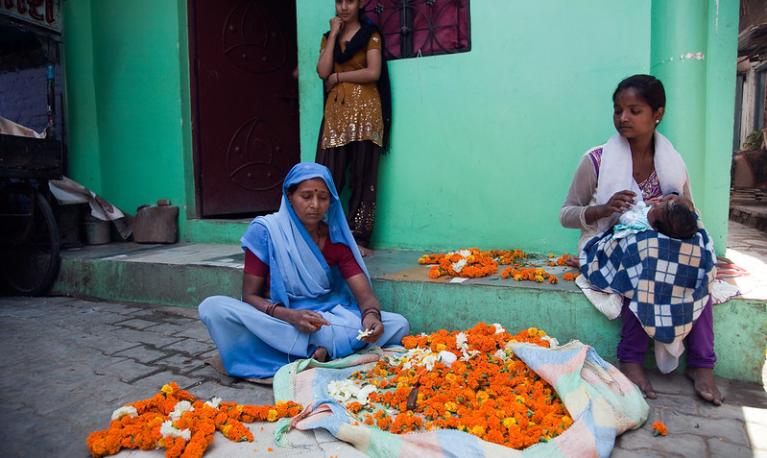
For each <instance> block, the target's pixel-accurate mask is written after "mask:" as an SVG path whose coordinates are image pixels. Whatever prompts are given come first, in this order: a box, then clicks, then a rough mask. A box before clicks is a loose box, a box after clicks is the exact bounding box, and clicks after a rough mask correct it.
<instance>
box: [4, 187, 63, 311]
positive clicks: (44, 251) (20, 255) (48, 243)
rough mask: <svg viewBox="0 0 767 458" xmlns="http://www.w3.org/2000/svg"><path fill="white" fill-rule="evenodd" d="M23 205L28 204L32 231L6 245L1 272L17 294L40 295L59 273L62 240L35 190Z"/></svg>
mask: <svg viewBox="0 0 767 458" xmlns="http://www.w3.org/2000/svg"><path fill="white" fill-rule="evenodd" d="M26 204H27V205H29V206H31V216H30V217H31V218H32V225H31V230H30V231H29V233H28V234H27V236H26V238H25V240H23V241H21V242H20V243H17V244H14V245H11V246H6V247H5V248H6V256H5V259H4V260H3V262H2V274H3V278H4V279H5V283H6V284H7V285H8V286H10V288H11V289H12V290H13V291H14V292H16V293H17V294H21V295H25V296H40V295H42V294H45V293H46V292H47V291H48V290H49V289H50V287H51V285H53V281H54V280H55V279H56V276H57V275H58V273H59V267H60V266H61V257H60V255H59V251H60V249H61V239H60V236H59V228H58V225H57V224H56V219H55V218H54V216H53V210H51V206H50V204H49V203H48V201H47V200H46V199H45V196H43V195H42V194H40V193H39V192H36V191H34V192H33V193H32V194H30V199H29V202H27V203H26Z"/></svg>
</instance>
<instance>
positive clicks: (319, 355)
mask: <svg viewBox="0 0 767 458" xmlns="http://www.w3.org/2000/svg"><path fill="white" fill-rule="evenodd" d="M312 358H313V359H314V360H316V361H319V362H321V363H326V362H327V361H328V351H327V350H325V348H324V347H317V349H316V350H314V353H312Z"/></svg>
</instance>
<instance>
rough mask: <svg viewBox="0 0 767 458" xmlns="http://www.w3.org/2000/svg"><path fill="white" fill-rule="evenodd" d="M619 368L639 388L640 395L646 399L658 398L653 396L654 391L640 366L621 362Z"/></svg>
mask: <svg viewBox="0 0 767 458" xmlns="http://www.w3.org/2000/svg"><path fill="white" fill-rule="evenodd" d="M620 368H621V372H623V373H624V374H625V375H626V377H628V379H629V380H631V381H632V382H634V383H635V384H636V386H638V387H639V389H640V390H641V391H642V394H644V396H645V397H646V398H647V399H655V398H657V397H658V396H657V395H656V394H655V390H654V389H653V387H652V385H651V384H650V381H649V380H648V379H647V376H646V375H645V373H644V369H643V368H642V365H641V364H637V363H624V362H621V363H620Z"/></svg>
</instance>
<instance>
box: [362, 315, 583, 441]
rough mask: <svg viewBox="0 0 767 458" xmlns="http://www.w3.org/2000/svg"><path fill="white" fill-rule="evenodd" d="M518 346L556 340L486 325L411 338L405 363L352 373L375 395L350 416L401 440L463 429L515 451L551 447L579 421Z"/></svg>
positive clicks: (384, 362)
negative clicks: (516, 349) (423, 433)
mask: <svg viewBox="0 0 767 458" xmlns="http://www.w3.org/2000/svg"><path fill="white" fill-rule="evenodd" d="M512 342H527V343H532V344H535V345H540V346H543V347H549V346H550V345H551V344H552V343H555V342H556V340H554V339H552V338H550V337H548V336H547V335H546V333H545V332H544V331H542V330H539V329H536V328H529V329H526V330H523V331H521V332H519V333H517V334H510V333H508V332H507V331H506V330H505V329H503V327H502V326H500V325H499V324H493V325H488V324H485V323H478V324H477V325H475V326H474V327H473V328H471V329H468V330H466V331H450V332H449V331H447V330H444V329H443V330H439V331H437V332H435V333H432V334H428V335H426V334H422V335H416V336H407V337H405V338H404V339H403V341H402V344H403V345H404V346H405V348H406V349H408V352H407V353H405V354H404V355H403V356H401V357H399V358H396V359H386V358H385V359H382V360H380V361H379V362H378V363H377V364H376V366H375V367H374V368H372V369H370V370H368V371H364V372H356V373H354V374H352V376H351V377H350V378H351V379H352V380H356V381H357V382H358V383H360V384H363V383H364V384H371V385H373V386H375V387H376V388H377V391H375V392H373V393H371V394H370V395H369V396H368V403H367V405H361V404H360V403H359V402H351V403H348V404H347V409H348V411H349V412H350V415H351V416H352V417H353V418H354V419H355V420H356V421H358V422H359V423H364V424H365V425H370V426H374V425H375V426H376V427H378V428H380V429H382V430H386V431H389V432H392V433H396V434H401V433H407V432H410V431H419V430H434V429H457V430H461V431H465V432H467V433H470V434H473V435H475V436H477V437H480V438H482V439H484V440H487V441H490V442H494V443H497V444H502V445H505V446H507V447H511V448H516V449H522V448H526V447H528V446H530V445H533V444H536V443H538V442H545V441H548V440H550V439H552V438H554V437H556V436H558V435H559V434H561V433H562V432H563V431H564V430H565V429H567V428H568V427H569V426H570V425H571V424H572V422H573V420H572V418H570V416H569V415H568V413H567V410H566V409H565V407H564V405H563V404H562V402H561V400H560V399H559V397H558V396H557V394H556V392H555V391H554V389H553V388H552V387H551V386H549V385H548V384H547V383H546V382H545V381H543V380H542V379H541V378H540V377H538V375H537V374H535V372H533V371H532V370H531V369H530V368H529V367H528V366H527V365H526V364H525V363H523V362H522V361H521V360H520V359H518V358H517V357H516V356H515V355H514V353H513V351H512V350H511V348H510V346H509V345H510V343H512ZM450 355H452V356H450Z"/></svg>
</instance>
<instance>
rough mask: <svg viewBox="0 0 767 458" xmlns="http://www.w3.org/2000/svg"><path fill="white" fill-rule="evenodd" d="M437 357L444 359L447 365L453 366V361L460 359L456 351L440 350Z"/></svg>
mask: <svg viewBox="0 0 767 458" xmlns="http://www.w3.org/2000/svg"><path fill="white" fill-rule="evenodd" d="M437 359H439V360H440V361H442V362H443V363H444V364H445V366H447V367H451V366H452V365H453V363H454V362H455V361H456V360H457V359H458V357H457V356H455V353H453V352H452V351H446V350H443V351H441V352H439V354H438V355H437Z"/></svg>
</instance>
